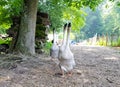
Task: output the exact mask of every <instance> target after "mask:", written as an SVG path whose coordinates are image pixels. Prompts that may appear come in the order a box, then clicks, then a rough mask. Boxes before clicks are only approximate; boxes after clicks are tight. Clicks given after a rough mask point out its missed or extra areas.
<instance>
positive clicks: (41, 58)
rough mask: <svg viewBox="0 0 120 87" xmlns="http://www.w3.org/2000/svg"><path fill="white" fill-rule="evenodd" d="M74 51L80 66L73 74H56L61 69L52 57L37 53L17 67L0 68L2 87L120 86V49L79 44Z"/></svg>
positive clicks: (1, 56) (74, 47) (0, 86)
mask: <svg viewBox="0 0 120 87" xmlns="http://www.w3.org/2000/svg"><path fill="white" fill-rule="evenodd" d="M72 51H73V53H74V56H75V61H76V67H75V69H74V71H73V72H74V73H73V75H72V76H71V77H65V78H60V77H58V76H55V73H57V72H59V68H58V67H57V66H55V64H54V63H53V62H52V61H50V57H48V56H46V55H37V56H38V57H37V56H36V57H31V58H30V57H25V58H24V60H23V62H21V63H20V64H17V68H11V69H4V68H2V69H0V87H120V50H117V49H113V48H109V47H99V46H96V47H94V46H78V45H76V46H72ZM8 56H9V55H8ZM4 57H6V56H3V55H0V58H1V59H2V58H4Z"/></svg>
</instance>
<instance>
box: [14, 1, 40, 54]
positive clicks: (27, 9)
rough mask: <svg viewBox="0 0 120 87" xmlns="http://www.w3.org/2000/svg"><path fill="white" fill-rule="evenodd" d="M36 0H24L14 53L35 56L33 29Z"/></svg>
mask: <svg viewBox="0 0 120 87" xmlns="http://www.w3.org/2000/svg"><path fill="white" fill-rule="evenodd" d="M37 3H38V0H24V10H23V13H22V16H21V23H20V29H19V32H18V39H17V43H16V46H15V51H17V52H20V53H22V54H25V55H26V54H27V55H28V54H30V55H33V54H35V28H36V15H37Z"/></svg>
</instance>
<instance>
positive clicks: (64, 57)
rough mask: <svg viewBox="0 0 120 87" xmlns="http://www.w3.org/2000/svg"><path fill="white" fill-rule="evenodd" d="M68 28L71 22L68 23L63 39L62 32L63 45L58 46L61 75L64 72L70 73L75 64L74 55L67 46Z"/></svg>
mask: <svg viewBox="0 0 120 87" xmlns="http://www.w3.org/2000/svg"><path fill="white" fill-rule="evenodd" d="M70 29H71V23H69V24H68V28H67V38H66V40H65V32H64V35H63V36H64V40H63V45H62V46H61V47H60V51H59V58H58V59H59V61H60V63H59V66H60V69H61V72H62V77H64V74H65V72H67V73H68V74H69V75H71V74H72V69H73V67H74V66H75V60H74V55H73V53H72V52H71V50H70V46H69V39H70Z"/></svg>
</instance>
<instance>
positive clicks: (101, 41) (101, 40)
mask: <svg viewBox="0 0 120 87" xmlns="http://www.w3.org/2000/svg"><path fill="white" fill-rule="evenodd" d="M97 45H100V46H106V40H105V39H103V38H100V39H99V41H97Z"/></svg>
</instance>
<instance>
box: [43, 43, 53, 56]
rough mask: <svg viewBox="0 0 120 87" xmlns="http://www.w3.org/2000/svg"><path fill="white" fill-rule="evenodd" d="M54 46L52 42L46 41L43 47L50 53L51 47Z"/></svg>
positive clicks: (45, 51) (46, 52)
mask: <svg viewBox="0 0 120 87" xmlns="http://www.w3.org/2000/svg"><path fill="white" fill-rule="evenodd" d="M51 46H52V43H51V42H46V43H45V45H44V47H43V51H44V53H45V54H48V55H49V53H50V48H51Z"/></svg>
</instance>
